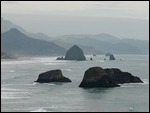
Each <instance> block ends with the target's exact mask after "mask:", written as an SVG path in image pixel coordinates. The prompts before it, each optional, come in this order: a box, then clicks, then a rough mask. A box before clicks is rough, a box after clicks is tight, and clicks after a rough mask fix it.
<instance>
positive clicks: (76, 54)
mask: <svg viewBox="0 0 150 113" xmlns="http://www.w3.org/2000/svg"><path fill="white" fill-rule="evenodd" d="M57 60H77V61H82V60H86V58H85V56H84V53H83V51H82V49H81V48H79V47H78V46H77V45H74V46H72V47H71V48H70V49H69V50H68V51H67V52H66V55H65V58H63V57H61V58H60V57H58V58H57Z"/></svg>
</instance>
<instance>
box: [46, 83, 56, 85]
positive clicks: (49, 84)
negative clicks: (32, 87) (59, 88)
mask: <svg viewBox="0 0 150 113" xmlns="http://www.w3.org/2000/svg"><path fill="white" fill-rule="evenodd" d="M44 84H46V85H56V84H52V83H44Z"/></svg>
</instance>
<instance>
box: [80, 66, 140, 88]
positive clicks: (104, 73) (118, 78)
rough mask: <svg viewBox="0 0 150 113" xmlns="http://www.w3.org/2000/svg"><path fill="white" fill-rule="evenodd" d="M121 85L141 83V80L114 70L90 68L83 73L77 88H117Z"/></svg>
mask: <svg viewBox="0 0 150 113" xmlns="http://www.w3.org/2000/svg"><path fill="white" fill-rule="evenodd" d="M121 83H142V80H141V79H140V78H139V77H136V76H133V75H132V74H130V73H128V72H122V71H121V70H119V69H116V68H112V69H102V68H101V67H92V68H90V69H88V70H87V71H86V72H85V74H84V77H83V80H82V82H81V84H80V85H79V87H118V86H120V85H119V84H121Z"/></svg>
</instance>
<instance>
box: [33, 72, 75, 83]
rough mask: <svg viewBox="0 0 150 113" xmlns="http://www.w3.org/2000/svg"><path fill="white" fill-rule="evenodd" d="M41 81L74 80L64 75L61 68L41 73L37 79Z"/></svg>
mask: <svg viewBox="0 0 150 113" xmlns="http://www.w3.org/2000/svg"><path fill="white" fill-rule="evenodd" d="M35 82H40V83H49V82H72V81H71V80H70V79H69V78H67V77H64V76H63V75H62V72H61V70H59V69H56V70H51V71H47V72H44V73H41V74H39V77H38V79H37V81H35Z"/></svg>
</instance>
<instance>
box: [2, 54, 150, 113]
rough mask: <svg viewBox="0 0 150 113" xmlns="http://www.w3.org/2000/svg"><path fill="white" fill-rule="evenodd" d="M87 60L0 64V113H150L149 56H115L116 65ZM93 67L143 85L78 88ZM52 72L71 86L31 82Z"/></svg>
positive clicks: (50, 59) (51, 59)
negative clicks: (135, 79) (58, 72)
mask: <svg viewBox="0 0 150 113" xmlns="http://www.w3.org/2000/svg"><path fill="white" fill-rule="evenodd" d="M86 57H87V61H59V60H55V59H56V57H42V58H40V57H39V58H32V59H18V60H1V111H3V112H8V111H11V112H16V111H26V112H34V111H39V112H49V111H54V112H57V111H60V112H67V111H98V112H105V111H106V112H109V111H112V112H116V111H121V112H141V111H149V55H115V57H116V60H115V61H108V60H106V61H104V60H103V59H104V58H105V56H104V55H97V56H96V57H93V56H90V55H89V56H86ZM90 57H93V61H89V59H90ZM120 59H122V60H121V61H120ZM94 66H100V67H102V68H114V67H116V68H119V69H121V70H122V71H128V72H130V73H132V74H133V75H136V76H138V77H140V78H141V79H142V80H143V81H144V83H135V84H122V85H121V87H116V88H90V89H84V88H79V87H78V86H79V84H80V82H81V80H82V78H83V75H84V72H85V71H86V70H87V69H88V68H90V67H94ZM52 69H61V70H62V73H63V75H64V76H66V77H69V78H70V79H71V80H72V81H73V82H71V83H45V84H39V83H35V82H34V81H35V80H37V78H38V75H39V74H40V73H42V72H45V71H49V70H52Z"/></svg>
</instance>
